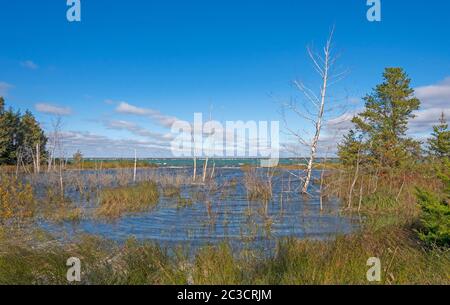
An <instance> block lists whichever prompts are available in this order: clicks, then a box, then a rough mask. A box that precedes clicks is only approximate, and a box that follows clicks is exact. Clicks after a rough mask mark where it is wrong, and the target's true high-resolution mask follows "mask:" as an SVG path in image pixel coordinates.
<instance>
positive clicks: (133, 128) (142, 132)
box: [104, 120, 173, 141]
mask: <svg viewBox="0 0 450 305" xmlns="http://www.w3.org/2000/svg"><path fill="white" fill-rule="evenodd" d="M104 125H105V126H106V127H107V128H109V129H114V130H127V131H129V132H131V133H132V134H134V135H137V136H141V137H146V138H153V139H156V140H158V141H169V140H171V139H173V137H172V136H171V135H170V134H167V135H166V134H161V133H157V132H153V131H150V130H147V129H145V128H143V127H141V126H139V125H137V124H135V123H133V122H129V121H124V120H111V121H105V122H104Z"/></svg>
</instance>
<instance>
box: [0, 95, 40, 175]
mask: <svg viewBox="0 0 450 305" xmlns="http://www.w3.org/2000/svg"><path fill="white" fill-rule="evenodd" d="M47 141H48V139H47V137H46V135H45V133H44V130H43V129H42V127H41V126H40V124H39V122H38V121H37V120H36V118H35V117H34V115H33V114H32V113H31V111H29V110H26V111H25V113H23V114H22V113H21V112H20V111H19V110H17V111H14V110H13V109H12V107H9V108H8V109H6V105H5V100H4V98H3V97H0V165H17V166H22V165H23V166H28V165H33V169H34V171H35V172H39V171H40V165H41V163H42V162H44V161H45V160H46V159H47V158H48V152H47V150H46V146H47Z"/></svg>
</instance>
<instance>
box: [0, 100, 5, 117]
mask: <svg viewBox="0 0 450 305" xmlns="http://www.w3.org/2000/svg"><path fill="white" fill-rule="evenodd" d="M3 112H5V100H4V99H3V97H2V96H0V115H2V114H3Z"/></svg>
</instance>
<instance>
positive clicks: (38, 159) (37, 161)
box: [36, 143, 41, 174]
mask: <svg viewBox="0 0 450 305" xmlns="http://www.w3.org/2000/svg"><path fill="white" fill-rule="evenodd" d="M40 155H41V151H40V147H39V143H37V144H36V173H37V174H39V173H40V172H41V158H40Z"/></svg>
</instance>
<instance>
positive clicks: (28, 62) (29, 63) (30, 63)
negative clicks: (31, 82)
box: [20, 60, 39, 70]
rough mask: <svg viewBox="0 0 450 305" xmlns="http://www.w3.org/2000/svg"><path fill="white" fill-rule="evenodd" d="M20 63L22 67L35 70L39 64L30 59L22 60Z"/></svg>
mask: <svg viewBox="0 0 450 305" xmlns="http://www.w3.org/2000/svg"><path fill="white" fill-rule="evenodd" d="M20 65H21V66H22V67H24V68H27V69H30V70H36V69H38V68H39V66H38V65H37V64H35V63H34V62H33V61H31V60H25V61H22V62H21V63H20Z"/></svg>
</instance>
